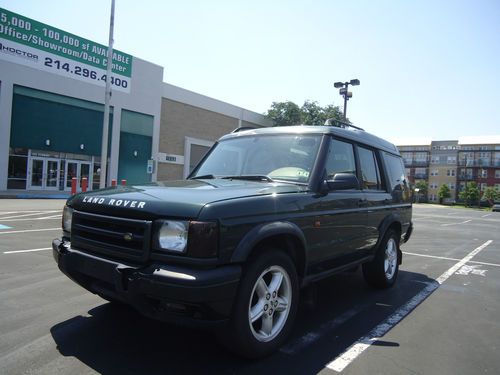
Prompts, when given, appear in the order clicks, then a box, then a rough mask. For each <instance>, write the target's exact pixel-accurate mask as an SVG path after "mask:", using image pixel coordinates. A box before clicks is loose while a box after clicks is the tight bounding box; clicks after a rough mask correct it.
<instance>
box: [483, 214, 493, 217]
mask: <svg viewBox="0 0 500 375" xmlns="http://www.w3.org/2000/svg"><path fill="white" fill-rule="evenodd" d="M491 215H492V214H486V215H483V216H481V217H488V216H491Z"/></svg>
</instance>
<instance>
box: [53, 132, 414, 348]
mask: <svg viewBox="0 0 500 375" xmlns="http://www.w3.org/2000/svg"><path fill="white" fill-rule="evenodd" d="M411 201H412V200H411V196H410V190H409V188H408V184H407V181H406V179H405V173H404V167H403V162H402V160H401V157H400V155H399V153H398V150H397V148H396V147H395V146H394V145H392V144H391V143H388V142H386V141H384V140H382V139H380V138H377V137H375V136H373V135H371V134H369V133H367V132H364V131H362V130H361V129H357V128H356V129H348V128H339V127H335V126H292V127H275V128H267V129H256V130H246V131H239V132H235V133H232V134H229V135H226V136H224V137H222V138H221V139H220V140H219V141H218V142H217V143H216V144H215V145H214V146H213V147H212V149H211V150H210V151H209V152H208V154H207V155H206V156H205V157H204V159H203V160H202V161H201V162H200V164H199V165H198V166H197V167H196V168H195V169H194V170H193V172H192V173H191V175H190V176H189V177H188V179H187V180H184V181H167V182H160V183H155V184H147V185H141V186H129V187H113V188H109V189H105V190H99V191H95V192H90V193H82V194H78V195H76V196H74V197H72V198H70V199H69V200H68V202H67V205H66V207H65V208H64V213H63V237H62V238H61V239H56V240H54V241H53V245H52V246H53V252H54V257H55V259H56V261H57V263H58V265H59V268H60V269H61V270H62V272H64V273H65V274H66V275H68V276H69V277H70V278H71V279H73V280H74V281H75V282H77V283H78V284H80V285H81V286H83V287H84V288H86V289H88V290H89V291H91V292H92V293H96V294H98V295H100V296H102V297H103V298H105V299H107V300H110V301H115V302H117V301H119V302H125V303H128V304H130V305H133V306H134V307H135V308H137V309H138V310H139V311H140V312H141V313H143V314H144V315H147V316H149V317H152V318H155V319H159V320H164V321H175V322H189V323H199V324H211V325H215V327H218V329H217V332H219V333H221V334H222V335H223V336H224V341H225V343H226V344H228V346H229V347H230V348H231V349H232V350H235V351H237V352H238V353H240V354H243V355H245V356H248V357H259V356H263V355H266V354H269V353H271V352H272V351H274V350H275V349H276V348H277V347H279V346H280V345H281V344H282V343H283V341H284V340H285V339H286V337H287V336H288V335H289V333H290V331H291V329H292V324H293V320H294V318H295V315H296V311H297V306H298V302H299V295H300V293H299V291H300V289H301V288H303V287H304V286H306V285H308V284H309V283H311V282H314V281H316V280H319V279H322V278H324V277H328V276H330V275H332V274H334V273H336V272H340V271H343V270H347V269H351V268H353V267H355V266H357V265H360V264H362V266H363V274H364V276H365V278H366V281H367V282H368V283H370V284H371V285H373V286H375V287H379V288H387V287H390V286H392V285H393V284H394V283H395V281H396V278H397V275H398V267H399V264H400V263H401V257H402V253H401V251H400V249H399V245H400V244H401V243H402V242H406V241H407V240H408V239H409V237H410V234H411V231H412V222H411V213H412V205H411Z"/></svg>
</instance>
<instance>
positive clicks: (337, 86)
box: [333, 82, 344, 89]
mask: <svg viewBox="0 0 500 375" xmlns="http://www.w3.org/2000/svg"><path fill="white" fill-rule="evenodd" d="M333 87H335V88H336V89H340V88H341V87H344V83H343V82H335V83H334V84H333Z"/></svg>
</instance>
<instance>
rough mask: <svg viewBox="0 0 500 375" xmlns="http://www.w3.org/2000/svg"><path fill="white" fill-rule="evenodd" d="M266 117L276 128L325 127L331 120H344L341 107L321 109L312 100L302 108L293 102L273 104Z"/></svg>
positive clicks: (306, 102)
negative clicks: (295, 126) (303, 125)
mask: <svg viewBox="0 0 500 375" xmlns="http://www.w3.org/2000/svg"><path fill="white" fill-rule="evenodd" d="M265 115H266V116H267V117H268V118H269V119H271V120H272V121H273V122H274V125H275V126H286V125H300V124H305V125H324V124H325V121H326V120H327V119H329V118H333V119H336V120H341V121H343V119H344V116H343V114H342V112H341V111H340V109H339V107H337V106H334V105H333V104H330V105H327V106H326V107H321V106H320V105H319V104H318V102H316V101H310V100H306V101H305V102H304V104H303V105H302V107H299V106H298V105H297V104H295V103H293V102H291V101H286V102H273V104H272V105H271V108H270V109H269V110H268V111H267V112H266V113H265ZM347 122H349V120H347Z"/></svg>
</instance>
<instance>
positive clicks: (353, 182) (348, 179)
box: [325, 173, 359, 190]
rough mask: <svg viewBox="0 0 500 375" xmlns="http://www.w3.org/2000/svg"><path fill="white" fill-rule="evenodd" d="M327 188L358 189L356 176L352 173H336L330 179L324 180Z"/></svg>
mask: <svg viewBox="0 0 500 375" xmlns="http://www.w3.org/2000/svg"><path fill="white" fill-rule="evenodd" d="M325 182H326V185H328V190H349V189H359V181H358V178H357V177H356V176H355V175H353V174H352V173H336V174H335V175H334V176H333V179H332V180H326V181H325Z"/></svg>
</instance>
